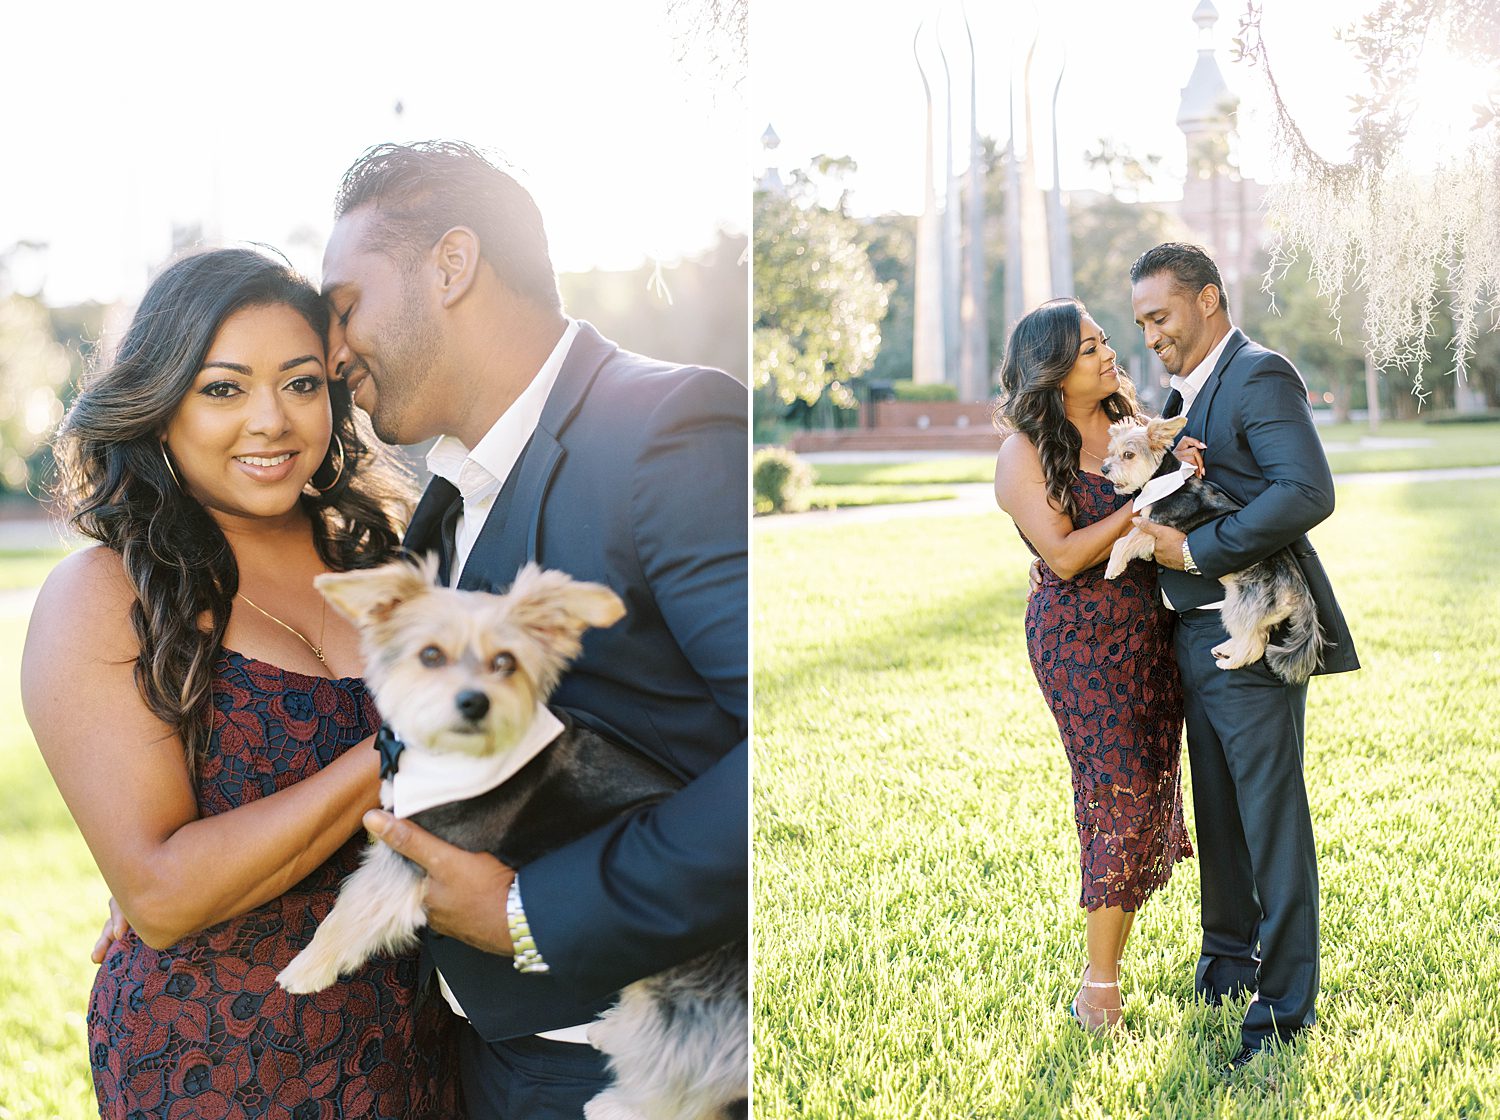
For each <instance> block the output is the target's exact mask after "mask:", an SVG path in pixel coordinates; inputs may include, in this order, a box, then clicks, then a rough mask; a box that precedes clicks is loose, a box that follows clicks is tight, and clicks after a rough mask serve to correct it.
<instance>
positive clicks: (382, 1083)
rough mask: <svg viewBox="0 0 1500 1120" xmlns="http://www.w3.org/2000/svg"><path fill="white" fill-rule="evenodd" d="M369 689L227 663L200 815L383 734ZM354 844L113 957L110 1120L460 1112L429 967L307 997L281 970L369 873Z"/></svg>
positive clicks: (103, 996) (293, 1119) (387, 961)
mask: <svg viewBox="0 0 1500 1120" xmlns="http://www.w3.org/2000/svg"><path fill="white" fill-rule="evenodd" d="M379 725H380V717H379V716H378V715H377V714H376V711H375V706H374V704H373V702H372V701H371V699H370V696H369V694H368V693H367V692H366V691H365V687H364V683H363V682H362V681H360V680H357V679H352V678H351V679H344V680H328V679H325V678H323V677H312V676H306V675H304V674H302V673H294V672H290V671H288V670H285V669H280V668H277V667H276V666H274V665H269V664H267V663H265V662H263V661H255V660H252V659H250V658H245V657H242V656H240V655H239V654H237V653H233V652H230V651H224V652H223V653H221V654H220V657H219V661H218V664H217V665H216V666H215V674H214V685H213V729H212V738H211V741H210V753H209V756H208V757H207V759H206V760H205V762H204V764H203V766H202V767H201V771H202V772H201V773H200V774H199V776H198V809H199V811H200V812H201V813H202V814H203V815H204V816H209V815H212V814H214V813H222V812H225V811H226V810H229V809H232V808H234V807H235V806H237V805H243V804H245V803H246V802H250V801H254V800H256V799H257V798H260V797H264V796H266V795H267V794H270V793H274V792H275V791H277V790H279V789H284V788H286V787H287V786H289V785H291V784H293V783H294V782H297V781H299V780H301V779H302V778H305V777H307V776H309V775H311V774H313V773H315V772H316V771H317V770H318V769H319V768H320V767H323V766H326V765H328V764H329V763H330V762H332V761H333V760H334V759H335V758H337V757H338V756H339V755H340V754H342V753H343V752H344V751H345V750H347V749H348V748H349V747H350V746H352V745H354V744H355V743H358V742H359V741H360V740H362V739H364V738H365V737H366V736H368V735H371V734H373V733H374V731H375V730H376V728H378V727H379ZM362 847H363V838H362V837H361V836H355V837H353V838H352V839H350V841H349V842H348V843H347V844H345V845H344V846H343V847H342V848H340V849H339V850H338V851H337V852H336V853H335V854H334V855H333V857H332V858H331V859H329V860H328V862H326V863H325V864H323V866H321V867H319V868H318V869H317V870H316V871H314V872H313V873H312V874H311V875H309V876H308V877H307V878H306V879H304V880H303V881H302V882H300V883H298V884H297V885H296V886H294V887H293V888H292V889H291V890H289V891H287V892H286V894H284V895H282V896H281V897H280V898H277V899H274V900H272V901H271V902H268V903H266V904H265V905H264V906H260V907H257V908H256V909H254V910H252V911H250V912H249V913H248V914H245V915H243V916H241V917H238V918H234V919H231V920H230V921H227V922H222V923H220V924H219V925H216V926H212V927H210V928H209V929H206V930H204V931H202V932H201V933H198V934H196V935H194V936H192V937H189V938H185V939H184V940H182V941H180V942H178V943H177V944H176V945H174V946H172V947H171V948H170V949H165V950H156V949H152V948H150V947H149V946H148V945H146V944H145V943H144V942H142V941H141V940H140V938H138V937H137V936H136V935H135V934H134V933H133V932H132V933H129V934H127V935H126V936H125V937H124V938H123V939H121V940H119V941H117V942H115V943H114V945H113V946H111V947H110V951H109V954H108V955H107V956H106V957H105V959H104V964H103V965H102V966H101V967H100V969H99V975H98V978H97V979H96V980H95V981H94V991H93V995H92V997H91V998H90V1000H89V1014H88V1028H89V1056H90V1064H91V1065H92V1067H93V1074H94V1089H95V1092H96V1093H97V1095H98V1098H99V1112H100V1115H101V1116H103V1117H106V1118H108V1120H148V1118H156V1117H161V1118H164V1120H189V1118H192V1120H229V1118H234V1120H240V1118H245V1120H249V1118H251V1117H262V1116H264V1117H276V1118H287V1120H313V1118H318V1120H334V1118H348V1120H355V1118H360V1120H373V1118H384V1120H416V1118H419V1117H421V1118H428V1117H430V1118H433V1120H437V1118H443V1120H447V1118H449V1117H455V1116H461V1115H462V1110H461V1108H460V1107H459V1104H458V1101H457V1095H458V1088H457V1085H458V1078H457V1075H456V1066H455V1064H454V1062H455V1058H454V1055H455V1053H456V1050H455V1047H454V1044H453V1042H452V1040H451V1039H450V1037H449V1036H450V1033H451V1030H452V1028H453V1024H454V1019H453V1016H452V1015H451V1013H450V1012H449V1011H448V1008H447V1007H446V1006H445V1005H444V1002H443V1001H442V1000H441V999H428V1000H426V1001H425V1002H424V1003H423V1004H422V1005H421V1008H420V1010H417V1009H416V1008H414V1006H413V1005H414V1001H415V995H416V984H417V959H416V954H415V952H413V953H412V954H409V955H407V956H402V957H376V958H374V959H373V960H371V961H369V962H368V963H367V964H366V965H365V966H364V967H363V968H361V969H360V970H359V971H358V972H356V973H355V974H354V975H352V976H350V977H347V978H346V979H344V980H341V981H340V982H339V983H337V984H335V985H334V986H332V987H330V988H328V989H326V990H324V991H322V992H318V993H315V994H313V995H306V996H294V995H288V994H287V993H286V992H284V991H282V990H281V988H280V987H278V986H277V984H276V974H277V973H278V972H280V971H281V969H282V968H283V967H285V965H286V964H287V962H288V961H290V960H291V959H292V957H293V956H294V955H295V954H296V953H297V952H298V951H299V950H300V949H301V948H302V947H303V946H305V945H306V944H307V943H308V941H310V940H311V939H312V934H313V931H314V929H315V928H316V927H317V923H318V922H319V920H321V919H322V918H323V916H324V915H326V914H327V913H328V911H329V909H331V908H332V906H333V901H334V897H335V895H336V893H337V891H338V887H339V883H340V882H341V881H342V880H343V878H344V877H345V876H346V875H348V874H349V873H350V872H351V871H353V870H354V868H355V867H356V866H357V865H358V860H359V854H360V850H361V848H362Z"/></svg>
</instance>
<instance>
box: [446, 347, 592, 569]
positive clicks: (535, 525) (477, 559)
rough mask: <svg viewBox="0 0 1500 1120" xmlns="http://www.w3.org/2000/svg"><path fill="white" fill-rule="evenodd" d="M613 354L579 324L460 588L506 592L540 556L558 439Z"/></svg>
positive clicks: (560, 454) (561, 453)
mask: <svg viewBox="0 0 1500 1120" xmlns="http://www.w3.org/2000/svg"><path fill="white" fill-rule="evenodd" d="M616 349H617V348H616V347H615V345H614V344H613V343H612V342H609V341H608V340H606V339H605V338H604V337H603V336H602V335H600V333H599V332H598V331H596V330H595V329H594V328H593V327H592V326H591V325H590V324H588V323H586V322H582V321H580V322H579V324H578V335H577V337H576V338H574V339H573V345H572V346H570V347H569V348H568V356H567V357H566V358H565V359H564V360H563V365H562V369H560V370H559V371H558V373H557V383H556V384H555V385H553V386H552V392H551V393H549V394H548V395H547V403H546V404H545V405H544V406H543V407H542V416H541V419H540V421H538V423H537V429H536V431H535V432H533V433H532V435H531V439H530V440H529V441H528V442H527V444H526V449H525V450H524V451H522V452H521V458H520V459H519V460H517V462H516V465H515V467H514V468H513V470H512V479H511V480H508V482H507V489H511V491H512V492H511V497H510V500H509V501H506V502H499V501H497V502H496V503H495V508H494V509H493V510H491V511H490V516H489V518H488V519H487V520H486V521H485V523H484V528H483V529H481V530H480V531H479V537H478V539H477V540H476V541H475V542H474V549H473V551H472V552H471V553H470V554H469V563H467V564H465V565H464V570H463V574H462V575H461V576H460V577H459V582H458V586H459V587H460V588H463V589H465V590H471V589H475V588H482V587H488V586H493V587H500V586H508V585H509V584H510V582H511V580H512V579H514V578H515V573H516V572H517V571H519V570H520V568H521V565H523V564H525V563H526V562H527V561H528V560H536V559H537V558H538V556H539V555H540V552H541V524H542V505H543V503H544V501H545V499H546V496H547V488H548V486H549V485H551V482H552V476H553V475H555V474H556V473H557V468H558V467H559V466H561V464H562V461H563V459H564V458H565V457H566V452H565V450H564V448H563V443H562V436H563V433H564V432H565V431H566V429H567V426H568V424H569V423H571V421H572V419H573V417H574V416H575V415H577V413H578V410H579V408H581V407H582V405H583V401H584V398H585V396H587V394H588V390H589V387H590V386H591V385H592V384H593V383H594V377H595V376H596V375H597V374H598V372H599V369H600V367H601V366H603V365H604V362H605V360H606V359H607V358H608V357H609V356H610V355H611V354H613V353H614V352H615V350H616ZM511 481H513V482H514V488H513V489H512V488H511V487H510V485H509V483H510V482H511Z"/></svg>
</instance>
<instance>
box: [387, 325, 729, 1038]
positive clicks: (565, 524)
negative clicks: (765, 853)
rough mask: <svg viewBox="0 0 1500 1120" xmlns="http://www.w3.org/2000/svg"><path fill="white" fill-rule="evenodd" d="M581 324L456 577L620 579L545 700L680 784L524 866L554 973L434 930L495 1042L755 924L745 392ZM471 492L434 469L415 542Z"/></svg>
mask: <svg viewBox="0 0 1500 1120" xmlns="http://www.w3.org/2000/svg"><path fill="white" fill-rule="evenodd" d="M580 326H581V329H580V331H579V333H578V336H577V337H576V338H575V339H574V341H573V345H572V346H571V348H570V349H569V351H568V355H567V358H566V360H565V361H564V362H563V366H562V369H561V371H560V372H559V374H558V377H557V382H556V384H555V385H554V387H553V389H552V392H551V394H550V395H549V396H548V398H547V403H546V405H545V407H544V409H543V411H542V416H541V421H540V424H539V425H538V427H537V430H536V432H535V434H534V435H533V436H532V438H531V440H530V442H529V443H528V444H527V446H526V450H525V451H524V452H523V453H522V455H521V458H520V460H519V461H518V462H517V463H516V466H515V468H514V470H513V471H512V473H511V478H510V480H509V481H508V482H507V484H506V487H505V489H504V490H503V491H502V493H501V496H500V498H499V499H497V501H496V504H495V508H494V510H493V511H492V512H491V514H490V517H489V518H488V520H487V521H486V522H485V525H484V527H483V528H482V529H481V531H480V534H479V537H478V538H477V540H476V542H475V544H474V548H473V550H472V552H471V553H470V555H469V557H468V561H467V563H466V565H465V567H464V570H463V573H462V575H461V577H460V580H459V586H460V587H461V588H467V589H480V590H496V591H503V590H504V589H505V588H507V587H508V586H509V585H510V584H511V582H512V581H513V580H514V578H515V575H516V572H517V571H518V570H519V568H520V567H521V566H522V565H523V564H525V563H526V562H527V561H528V560H535V561H536V562H537V563H539V564H541V565H542V566H543V567H545V568H557V569H560V570H562V571H564V572H567V573H568V574H569V575H571V576H573V577H574V578H576V579H583V580H593V581H596V582H599V583H604V584H607V585H608V586H609V587H611V588H613V589H614V591H615V592H616V593H617V594H618V595H619V596H620V598H621V599H623V600H624V603H625V617H624V618H623V619H622V620H621V621H620V622H618V623H616V624H615V625H614V626H612V627H609V628H607V629H602V630H592V631H588V632H587V633H586V634H585V635H584V639H583V652H582V654H581V655H580V656H579V657H578V659H577V660H576V661H575V662H574V664H573V666H572V667H571V669H570V670H569V671H568V673H567V674H566V675H565V676H564V677H563V679H562V682H561V684H560V685H559V686H558V688H557V690H556V691H555V692H554V693H553V695H552V699H551V701H550V702H551V704H552V705H553V706H554V707H557V708H562V709H565V710H566V711H567V712H569V713H570V714H571V715H572V716H573V717H574V718H575V719H577V720H578V721H579V722H580V723H583V724H585V725H586V726H588V727H591V728H593V729H594V730H596V731H598V732H600V733H601V734H604V735H607V736H609V737H610V738H613V739H615V740H617V741H619V742H621V743H624V744H627V745H628V746H631V747H634V748H635V749H637V750H639V751H640V752H641V753H642V754H644V755H646V756H648V757H650V758H651V759H653V760H654V761H656V762H658V763H660V764H661V765H663V766H665V767H666V768H667V769H668V770H670V771H672V772H673V773H675V774H676V775H678V776H679V777H680V778H681V779H682V780H683V782H684V783H685V785H684V787H683V788H682V789H681V790H680V791H679V792H677V793H676V794H674V795H672V796H671V797H669V798H668V799H667V800H666V801H664V802H662V803H661V804H659V805H656V806H653V807H651V808H647V809H643V810H640V811H637V812H635V813H633V814H627V815H626V816H625V817H624V818H623V819H621V820H619V821H616V822H614V823H612V824H610V825H608V826H606V827H604V828H602V829H599V830H598V831H596V832H594V833H592V834H590V835H588V836H586V837H585V838H583V839H581V840H578V841H576V842H574V843H572V844H569V845H566V846H565V847H563V848H560V849H558V850H556V851H553V852H551V853H549V854H547V855H546V856H543V857H542V858H540V859H538V860H536V861H534V862H533V863H530V864H528V865H527V866H526V867H525V868H524V869H523V870H522V871H521V876H520V881H521V896H522V901H523V903H524V904H525V907H526V917H527V919H528V921H529V922H530V925H531V930H532V933H533V935H534V937H535V939H536V944H537V948H538V949H539V950H540V951H541V953H542V955H543V958H544V959H545V960H546V961H547V963H548V965H549V967H550V971H549V972H547V973H544V974H524V975H523V974H521V973H518V972H517V971H516V970H515V969H514V968H513V967H512V962H511V958H509V957H500V956H495V955H491V954H488V953H484V952H481V951H480V950H478V949H475V948H472V947H471V946H468V945H465V944H463V943H462V942H459V941H456V940H454V939H452V938H446V937H442V936H440V935H431V936H429V937H428V938H427V948H428V950H429V951H430V953H431V956H432V958H433V960H434V961H435V962H436V964H437V966H438V967H439V968H440V969H441V970H442V973H443V977H444V979H445V980H446V981H447V982H448V985H449V987H451V988H452V989H453V991H454V994H455V995H456V996H457V997H458V1000H459V1002H460V1003H461V1004H462V1005H463V1007H464V1010H465V1011H466V1012H468V1015H469V1018H470V1021H471V1022H472V1023H473V1024H474V1026H475V1027H476V1029H477V1030H478V1031H479V1033H480V1034H481V1035H482V1036H484V1037H485V1038H487V1039H490V1040H491V1041H496V1040H500V1039H505V1038H513V1037H518V1036H521V1035H528V1034H535V1033H537V1032H538V1031H544V1030H553V1029H556V1028H559V1027H564V1026H569V1025H571V1024H574V1023H582V1022H587V1021H589V1020H590V1019H591V1018H593V1017H594V1016H595V1015H596V1014H598V1012H599V1011H601V1010H603V1009H604V1008H605V1007H607V1006H609V1004H610V1003H611V1002H612V999H613V997H614V995H615V993H616V992H617V991H618V990H619V989H620V988H621V987H623V986H624V985H626V984H628V983H631V982H632V981H635V980H638V979H641V978H642V977H645V976H649V975H652V974H653V973H656V972H660V971H661V970H662V969H664V968H667V967H669V966H671V965H674V964H677V963H680V962H682V961H685V960H688V959H690V958H692V957H694V956H697V955H698V954H700V953H702V952H704V951H706V950H708V949H711V948H714V947H716V946H719V945H722V944H725V943H727V942H730V941H734V940H737V939H741V938H745V937H746V936H747V930H748V920H749V918H748V915H749V908H748V887H749V871H748V849H749V839H748V838H749V776H748V774H749V767H748V744H747V734H748V653H749V646H748V626H747V617H748V564H747V548H746V545H747V534H748V523H749V485H748V469H747V460H748V446H749V444H748V439H747V416H748V403H749V400H748V393H747V391H746V390H745V388H744V387H743V386H742V385H740V384H739V383H738V382H736V381H735V380H734V379H732V378H730V377H729V376H727V375H726V374H723V373H721V372H719V371H717V370H711V369H699V368H694V367H682V366H673V365H670V364H667V363H664V362H659V361H654V360H652V359H650V358H645V357H642V356H640V355H638V354H632V353H629V352H627V351H624V350H621V349H620V348H619V347H617V346H615V345H614V344H613V343H611V342H609V341H608V340H606V339H605V338H603V337H602V336H601V335H600V334H599V333H598V331H596V330H595V329H594V328H593V327H592V326H590V325H589V324H588V323H582V324H581V325H580ZM455 499H456V493H455V491H454V488H453V487H452V486H450V485H449V484H448V483H446V482H444V481H443V480H441V479H434V480H433V483H432V485H431V486H430V487H429V488H428V490H427V492H426V494H424V495H423V498H422V501H421V503H420V504H419V505H418V507H417V510H416V512H415V513H414V514H413V516H412V524H411V528H410V529H409V531H408V533H407V538H406V545H407V547H408V548H409V549H411V550H412V551H415V552H419V553H421V552H427V551H432V550H435V549H436V548H437V547H438V544H439V533H440V524H441V521H442V516H443V513H444V511H445V510H446V509H447V508H448V507H449V506H450V504H451V503H452V502H453V501H454V500H455ZM486 905H493V906H495V907H496V908H503V907H504V905H505V900H504V899H503V898H495V899H492V900H488V901H487V903H486Z"/></svg>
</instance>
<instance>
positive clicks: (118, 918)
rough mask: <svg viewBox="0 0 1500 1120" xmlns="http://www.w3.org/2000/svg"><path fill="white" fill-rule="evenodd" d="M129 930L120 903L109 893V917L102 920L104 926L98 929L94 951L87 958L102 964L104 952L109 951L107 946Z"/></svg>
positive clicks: (128, 924)
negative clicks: (97, 938)
mask: <svg viewBox="0 0 1500 1120" xmlns="http://www.w3.org/2000/svg"><path fill="white" fill-rule="evenodd" d="M129 932H130V923H129V922H128V921H127V920H126V918H125V914H124V911H122V910H121V909H120V904H119V903H118V902H116V901H115V899H114V896H113V895H111V896H110V899H109V917H108V918H107V919H106V920H105V922H104V928H103V929H102V930H100V931H99V940H98V941H95V942H94V951H93V952H92V953H90V954H89V960H91V961H93V962H94V963H95V964H103V963H104V954H105V953H108V952H109V947H110V946H111V945H113V944H114V943H115V942H116V941H118V940H120V938H122V937H124V936H125V935H126V934H127V933H129Z"/></svg>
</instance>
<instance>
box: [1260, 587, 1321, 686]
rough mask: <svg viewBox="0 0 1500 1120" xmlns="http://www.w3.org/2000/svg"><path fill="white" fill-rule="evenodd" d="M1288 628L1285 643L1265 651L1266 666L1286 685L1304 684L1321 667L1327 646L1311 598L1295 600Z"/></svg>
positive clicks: (1309, 596) (1288, 620)
mask: <svg viewBox="0 0 1500 1120" xmlns="http://www.w3.org/2000/svg"><path fill="white" fill-rule="evenodd" d="M1286 625H1287V630H1286V641H1285V642H1284V643H1282V644H1281V645H1271V646H1267V647H1266V666H1267V667H1268V668H1269V669H1270V670H1271V672H1273V673H1275V674H1276V675H1277V676H1278V677H1280V678H1281V679H1282V680H1284V681H1286V682H1287V684H1301V683H1302V682H1303V681H1305V680H1307V678H1308V677H1310V676H1312V675H1313V671H1314V670H1315V669H1317V667H1318V666H1319V664H1321V663H1322V661H1323V647H1324V646H1325V645H1327V644H1328V643H1327V640H1326V639H1325V638H1324V637H1323V628H1322V627H1321V626H1319V625H1318V607H1317V604H1316V603H1314V602H1313V597H1312V596H1311V595H1309V594H1307V593H1306V592H1305V591H1304V592H1303V594H1301V595H1298V596H1297V597H1296V600H1295V605H1294V606H1293V608H1292V613H1291V617H1289V618H1288V619H1287V623H1286Z"/></svg>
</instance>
